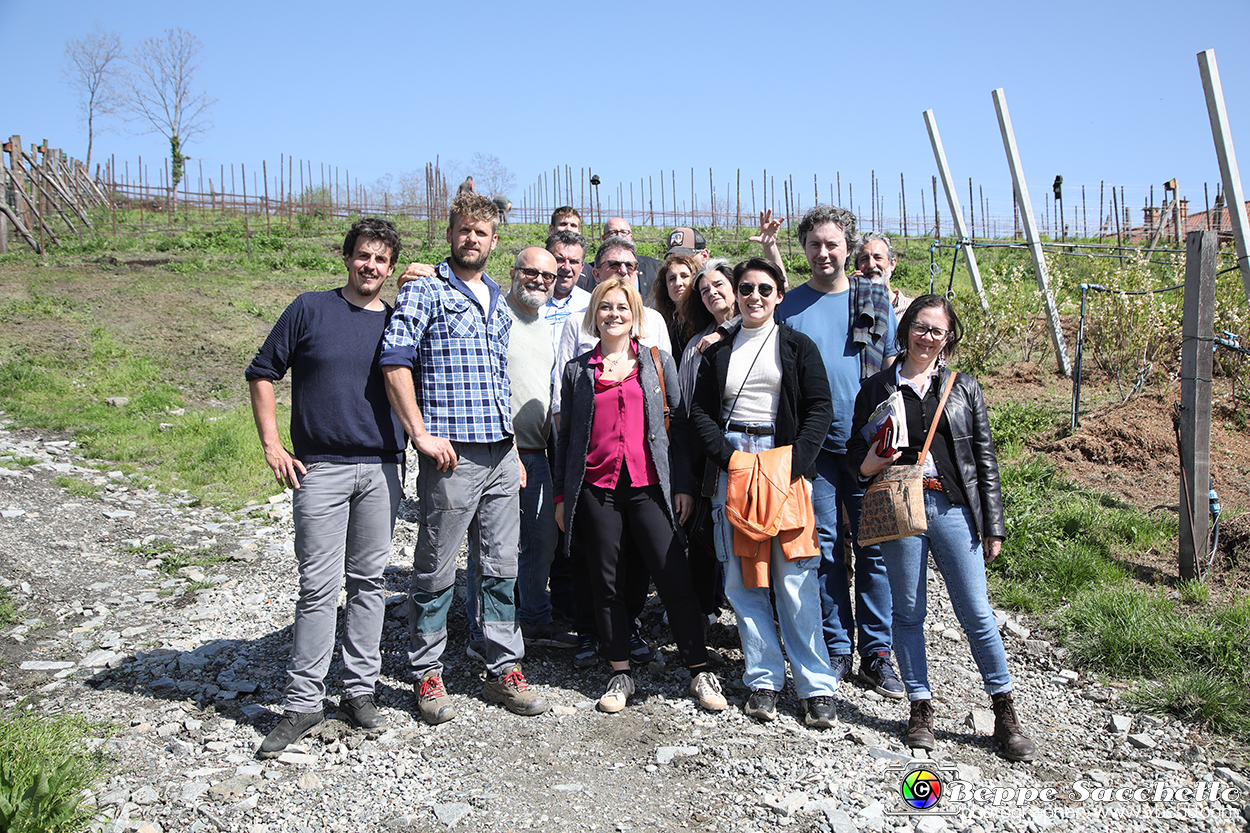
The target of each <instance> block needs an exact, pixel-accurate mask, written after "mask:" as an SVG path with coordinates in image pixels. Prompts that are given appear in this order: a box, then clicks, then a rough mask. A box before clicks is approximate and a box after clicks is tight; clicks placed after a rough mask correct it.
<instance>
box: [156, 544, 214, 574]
mask: <svg viewBox="0 0 1250 833" xmlns="http://www.w3.org/2000/svg"><path fill="white" fill-rule="evenodd" d="M227 560H228V558H227V556H225V555H222V554H221V553H217V552H213V551H212V550H211V549H202V550H192V551H190V552H171V553H169V554H167V555H165V556H164V557H163V558H161V564H160V567H158V568H157V569H159V570H160V571H161V572H162V573H165V574H166V575H174V574H175V573H177V572H178V571H179V570H181V569H182V568H183V567H210V566H212V565H213V564H222V563H224V562H225V561H227Z"/></svg>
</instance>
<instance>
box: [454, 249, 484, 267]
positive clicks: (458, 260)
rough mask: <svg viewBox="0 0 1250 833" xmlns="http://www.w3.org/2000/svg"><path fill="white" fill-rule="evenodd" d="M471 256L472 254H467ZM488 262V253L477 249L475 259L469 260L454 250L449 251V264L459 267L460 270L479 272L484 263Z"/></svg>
mask: <svg viewBox="0 0 1250 833" xmlns="http://www.w3.org/2000/svg"><path fill="white" fill-rule="evenodd" d="M469 255H470V256H471V255H472V252H470V253H469ZM488 260H490V251H489V250H486V249H479V250H478V256H477V258H476V259H473V260H470V259H469V258H468V257H465V256H464V255H462V254H461V253H460V252H457V251H456V250H455V249H452V251H451V262H452V263H454V264H456V265H457V266H459V267H460V268H461V269H470V270H472V271H474V272H480V271H482V269H483V268H485V266H486V261H488Z"/></svg>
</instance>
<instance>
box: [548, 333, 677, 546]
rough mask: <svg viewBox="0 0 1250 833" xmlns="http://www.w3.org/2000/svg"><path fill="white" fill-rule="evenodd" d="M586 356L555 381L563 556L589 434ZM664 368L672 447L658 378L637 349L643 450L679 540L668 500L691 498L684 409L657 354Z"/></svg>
mask: <svg viewBox="0 0 1250 833" xmlns="http://www.w3.org/2000/svg"><path fill="white" fill-rule="evenodd" d="M593 352H594V351H593V350H591V351H588V352H585V353H583V354H581V355H580V356H577V357H576V358H574V359H573V360H571V361H570V362H569V363H568V364H566V365H565V366H564V375H563V378H562V379H561V398H560V401H561V403H563V404H562V405H561V410H560V433H559V434H558V436H557V437H556V468H555V472H554V478H555V494H557V495H564V529H565V535H564V547H565V551H566V552H567V551H568V549H569V547H570V546H571V542H572V540H573V523H574V522H575V519H576V516H577V498H578V495H579V494H580V492H581V490H582V481H583V480H584V479H585V477H586V453H587V451H589V449H590V428H591V426H592V425H593V424H594V420H595V372H594V369H593V368H591V366H590V354H591V353H593ZM660 362H661V364H662V365H663V368H664V393H665V394H666V395H667V397H668V409H669V417H670V427H671V429H672V434H673V441H672V442H670V441H669V436H668V434H667V433H666V432H665V431H664V406H663V402H662V401H661V399H660V375H659V370H658V369H657V367H656V365H655V362H654V360H653V359H652V357H651V350H650V349H649V348H646V347H642V348H640V352H639V355H638V381H639V382H640V383H641V384H642V391H643V394H644V396H643V411H644V413H645V414H646V418H647V448H648V450H649V451H650V452H651V460H652V462H654V463H655V470H656V473H657V474H658V475H659V478H660V491H662V492H663V493H664V507H665V509H666V510H667V511H668V519H669V523H671V524H672V525H673V530H674V532H677V534H679V535H680V534H681V526H680V524H678V523H677V520H676V519H677V513H676V512H675V511H674V508H673V495H674V494H687V495H693V494H694V493H695V492H694V489H695V485H694V477H693V475H692V473H691V471H690V461H689V459H688V458H687V452H688V450H689V448H690V441H689V438H688V437H687V430H686V417H685V408H683V407H682V404H681V387H680V385H679V383H678V381H677V365H676V363H675V362H674V361H673V357H672V356H670V355H669V354H668V353H666V352H664V351H663V350H661V351H660Z"/></svg>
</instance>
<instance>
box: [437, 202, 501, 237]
mask: <svg viewBox="0 0 1250 833" xmlns="http://www.w3.org/2000/svg"><path fill="white" fill-rule="evenodd" d="M460 219H465V220H472V221H473V222H475V223H490V230H491V233H492V234H494V233H495V232H496V231H498V230H499V206H497V205H495V203H494V202H493V201H492V200H491V199H490V197H484V196H482V195H481V194H476V193H474V192H472V191H461V192H460V193H459V194H456V198H455V199H453V200H452V201H451V209H450V210H449V211H448V212H447V224H448V225H449V226H451V227H452V228H455V226H456V222H457V221H458V220H460Z"/></svg>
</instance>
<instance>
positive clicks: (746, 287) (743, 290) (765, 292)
mask: <svg viewBox="0 0 1250 833" xmlns="http://www.w3.org/2000/svg"><path fill="white" fill-rule="evenodd" d="M776 288H777V287H775V286H773V285H772V284H771V283H745V282H744V283H740V284H738V294H739V295H741V296H742V297H743V298H750V297H751V293H752V292H755V291H756V290H758V291H759V293H760V297H761V298H767V297H768V296H769V295H772V294H773V290H774V289H776Z"/></svg>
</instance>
